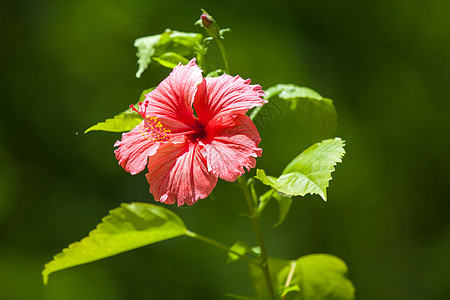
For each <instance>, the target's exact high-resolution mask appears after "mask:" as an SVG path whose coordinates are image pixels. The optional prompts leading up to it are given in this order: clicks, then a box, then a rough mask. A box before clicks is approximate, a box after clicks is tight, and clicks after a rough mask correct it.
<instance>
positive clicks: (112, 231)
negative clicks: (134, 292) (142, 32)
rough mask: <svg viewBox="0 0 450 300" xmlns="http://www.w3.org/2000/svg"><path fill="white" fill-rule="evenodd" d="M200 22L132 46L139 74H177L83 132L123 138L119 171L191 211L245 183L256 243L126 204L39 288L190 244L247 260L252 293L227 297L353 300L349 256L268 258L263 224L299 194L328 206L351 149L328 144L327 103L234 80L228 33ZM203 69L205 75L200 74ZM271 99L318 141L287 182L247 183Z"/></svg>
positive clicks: (305, 92) (330, 115)
mask: <svg viewBox="0 0 450 300" xmlns="http://www.w3.org/2000/svg"><path fill="white" fill-rule="evenodd" d="M197 24H199V25H200V26H202V27H203V28H204V29H205V31H206V33H207V34H208V37H206V38H203V36H202V35H201V34H198V33H185V32H177V31H172V30H166V31H165V32H164V33H162V34H158V35H153V36H148V37H144V38H140V39H137V40H136V42H135V46H136V47H137V48H138V57H139V60H138V63H139V70H138V72H137V74H136V76H137V77H140V76H141V74H142V72H144V71H145V70H146V69H147V67H148V65H149V64H151V63H155V64H159V65H161V66H164V67H167V68H170V69H173V70H172V72H171V73H170V75H168V77H167V78H166V79H164V80H163V81H162V82H161V83H160V84H159V85H158V86H157V87H155V88H150V89H147V90H145V91H144V92H143V93H142V94H141V97H140V99H139V102H138V104H136V105H130V108H129V109H127V110H126V111H124V112H122V113H120V114H118V115H116V116H115V117H114V118H112V119H107V120H106V121H104V122H100V123H98V124H96V125H94V126H92V127H90V128H89V129H87V130H86V132H89V131H93V130H101V131H110V132H124V133H123V134H122V138H121V140H119V141H117V142H116V143H115V144H114V146H115V147H116V149H115V151H114V152H115V156H116V158H117V160H118V162H119V164H120V166H122V167H123V168H124V169H125V170H126V171H127V172H129V173H131V174H137V173H139V172H141V171H143V170H144V169H145V168H146V167H147V169H148V173H147V174H146V178H147V181H148V183H149V185H150V193H151V194H153V197H154V199H155V200H156V201H159V202H161V203H164V204H174V203H176V204H177V205H178V206H182V205H184V204H187V205H193V204H194V203H195V202H197V201H198V200H199V199H205V198H207V197H208V196H209V195H210V193H211V191H212V190H213V189H214V187H215V186H216V183H217V181H218V179H219V178H220V179H223V180H226V181H229V182H235V181H238V184H239V186H240V187H241V188H242V191H243V194H244V198H245V201H246V204H247V206H248V213H249V218H250V220H251V222H252V225H253V227H254V231H255V235H256V239H257V241H258V245H257V246H253V247H252V246H250V245H247V244H246V243H243V242H236V243H235V244H233V245H232V246H230V247H228V246H226V245H224V244H222V243H220V242H218V241H216V240H213V239H211V238H208V237H205V236H203V235H200V234H198V233H196V232H193V231H190V230H189V229H188V228H187V227H186V225H185V224H184V222H183V221H182V220H181V218H180V217H178V216H177V215H176V214H175V213H174V212H173V211H172V210H169V209H167V208H165V207H164V206H162V205H155V204H148V203H125V204H122V206H121V207H119V208H115V209H113V210H111V211H110V214H109V215H108V216H106V217H105V218H104V219H103V220H102V222H101V223H100V224H99V225H98V226H97V228H96V229H94V230H93V231H91V232H90V233H89V236H87V237H86V238H84V239H82V240H81V241H79V242H75V243H73V244H71V245H69V247H68V248H66V249H63V251H62V252H61V253H59V254H57V255H56V256H55V257H54V259H53V260H52V261H50V262H49V263H47V264H46V265H45V268H44V270H43V273H42V274H43V278H44V282H45V283H47V281H48V276H49V275H50V274H51V273H53V272H55V271H58V270H62V269H66V268H69V267H72V266H76V265H80V264H84V263H88V262H92V261H96V260H99V259H102V258H105V257H109V256H113V255H116V254H119V253H122V252H125V251H128V250H132V249H135V248H138V247H142V246H145V245H149V244H152V243H156V242H159V241H163V240H167V239H171V238H174V237H179V236H188V237H191V238H194V239H197V240H201V241H203V242H206V243H209V244H211V245H212V246H215V247H217V248H219V249H221V250H224V251H226V252H227V254H228V261H235V260H238V259H242V260H244V261H245V262H247V263H248V265H249V268H250V276H251V277H252V280H253V287H254V291H255V295H254V296H241V295H232V294H230V295H229V296H230V297H232V298H236V299H272V300H274V299H302V300H305V299H306V300H309V299H336V300H339V299H353V298H354V288H353V285H352V283H351V282H350V281H349V280H348V279H347V278H346V272H347V267H346V265H345V263H344V262H343V261H342V260H340V259H339V258H337V257H335V256H332V255H328V254H312V255H306V256H303V257H300V258H298V259H295V260H282V259H275V258H271V257H269V255H268V253H267V250H266V246H265V242H264V239H263V235H262V231H261V228H260V222H261V218H260V217H261V214H262V213H263V211H264V210H265V208H266V207H267V204H268V203H269V201H271V200H272V199H274V200H275V201H276V203H277V204H278V207H279V219H278V222H277V224H275V225H276V226H278V225H280V224H281V223H282V222H283V221H284V219H285V218H286V216H287V213H288V211H289V209H290V206H291V204H292V198H293V197H295V196H304V195H306V194H318V195H319V196H320V197H322V199H323V200H326V188H327V187H328V184H329V181H330V180H331V173H332V172H333V171H334V166H335V165H336V164H337V163H338V162H341V159H342V157H343V155H344V153H345V151H344V141H343V140H341V139H340V138H337V137H335V138H332V135H333V132H334V130H335V127H336V112H335V109H334V105H333V102H332V100H330V99H326V98H323V97H322V96H321V95H320V94H318V93H317V92H315V91H313V90H311V89H309V88H305V87H299V86H297V85H293V84H279V85H276V86H273V87H270V88H268V89H266V90H265V91H263V90H262V88H261V86H259V85H257V84H256V85H252V84H250V79H247V80H244V79H242V78H241V77H240V76H234V77H233V76H231V75H229V74H230V72H229V65H228V58H227V54H226V52H225V48H224V45H223V42H222V41H223V39H224V37H223V34H224V33H225V32H226V31H228V30H227V29H225V30H224V29H222V30H221V29H220V28H219V26H218V25H217V22H216V21H215V20H214V19H213V18H212V16H210V15H209V14H207V13H206V12H204V13H203V14H202V15H201V17H200V20H199V21H198V22H197ZM213 41H215V42H216V43H217V45H218V47H219V49H220V51H221V54H222V58H223V63H224V70H222V69H214V68H211V65H212V63H211V62H210V60H209V58H208V48H209V47H211V46H212V44H211V42H213ZM205 70H209V71H210V72H209V73H207V75H206V76H205V77H203V75H202V72H205ZM272 103H273V105H275V106H276V105H281V103H282V104H283V105H286V106H287V107H288V109H289V110H290V111H292V112H293V113H294V114H295V115H296V116H297V117H298V118H299V122H300V124H301V125H303V126H304V127H305V128H306V129H307V130H308V131H309V132H310V134H311V137H312V139H313V141H314V142H315V143H314V144H313V145H312V146H310V147H309V148H308V149H306V150H304V151H303V152H302V153H300V154H299V155H298V156H297V157H295V158H294V159H293V160H292V161H291V162H290V163H289V164H288V165H287V166H286V167H285V168H284V170H283V172H282V174H281V175H280V176H278V177H274V176H268V175H266V172H265V171H264V170H262V169H257V170H256V175H255V176H253V177H250V178H248V179H246V178H245V173H246V171H247V172H250V171H251V170H252V169H253V168H255V167H256V159H257V157H260V156H261V155H262V149H261V148H258V145H259V143H260V141H261V138H260V134H259V132H258V129H257V128H258V125H260V124H261V120H263V119H264V116H265V115H264V113H265V112H264V111H265V110H269V109H270V105H271V104H272ZM277 103H278V104H277ZM258 121H259V122H258ZM255 124H256V126H255ZM254 179H258V181H259V182H260V183H262V184H263V185H265V186H267V187H268V190H267V191H266V192H265V193H264V194H262V195H260V196H258V194H257V192H256V189H255V184H256V183H257V182H258V181H256V180H254ZM202 201H205V200H202ZM192 209H195V208H192Z"/></svg>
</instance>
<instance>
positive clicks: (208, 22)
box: [200, 13, 213, 27]
mask: <svg viewBox="0 0 450 300" xmlns="http://www.w3.org/2000/svg"><path fill="white" fill-rule="evenodd" d="M200 19H202V24H203V26H205V27H209V26H211V24H212V23H213V20H212V19H211V17H210V16H209V15H208V14H206V13H202V15H201V16H200Z"/></svg>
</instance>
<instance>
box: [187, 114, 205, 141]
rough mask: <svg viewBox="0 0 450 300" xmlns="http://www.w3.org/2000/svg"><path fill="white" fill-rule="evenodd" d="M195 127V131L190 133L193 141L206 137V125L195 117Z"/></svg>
mask: <svg viewBox="0 0 450 300" xmlns="http://www.w3.org/2000/svg"><path fill="white" fill-rule="evenodd" d="M195 121H196V122H195V123H196V124H195V129H194V132H193V133H191V134H189V135H188V138H189V140H191V142H197V141H202V140H203V139H204V138H205V137H206V130H205V126H204V125H203V124H202V123H200V121H199V120H198V119H195Z"/></svg>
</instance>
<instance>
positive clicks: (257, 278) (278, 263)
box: [249, 257, 289, 299]
mask: <svg viewBox="0 0 450 300" xmlns="http://www.w3.org/2000/svg"><path fill="white" fill-rule="evenodd" d="M268 263H269V271H270V277H271V280H272V284H273V285H274V289H275V291H278V290H280V292H281V290H282V287H283V285H282V284H281V283H279V284H278V273H279V272H281V271H282V270H283V269H284V268H285V267H286V266H287V265H288V264H289V261H288V260H284V259H277V258H270V257H269V259H268ZM249 268H250V277H251V278H252V284H253V289H254V290H255V299H271V296H270V294H269V290H268V288H267V284H266V280H265V277H264V273H263V272H262V271H261V269H260V268H258V267H255V266H253V265H249Z"/></svg>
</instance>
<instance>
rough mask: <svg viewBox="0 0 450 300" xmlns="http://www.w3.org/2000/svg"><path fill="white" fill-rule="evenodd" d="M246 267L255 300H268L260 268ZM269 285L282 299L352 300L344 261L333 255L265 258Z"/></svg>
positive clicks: (350, 286)
mask: <svg viewBox="0 0 450 300" xmlns="http://www.w3.org/2000/svg"><path fill="white" fill-rule="evenodd" d="M249 266H250V276H251V277H252V282H253V287H254V289H255V299H270V297H269V296H270V295H269V293H268V289H267V284H266V280H265V277H264V274H263V272H262V271H261V269H260V268H257V267H255V266H252V265H249ZM269 271H270V275H271V279H272V285H273V288H274V290H275V292H276V293H277V295H278V296H279V297H282V299H283V300H352V299H354V290H355V289H354V287H353V284H352V283H351V281H350V280H349V279H347V277H346V275H347V271H348V270H347V266H346V264H345V263H344V262H343V261H342V260H341V259H339V258H338V257H335V256H333V255H329V254H311V255H306V256H303V257H300V258H299V259H297V260H281V259H273V258H269Z"/></svg>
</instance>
